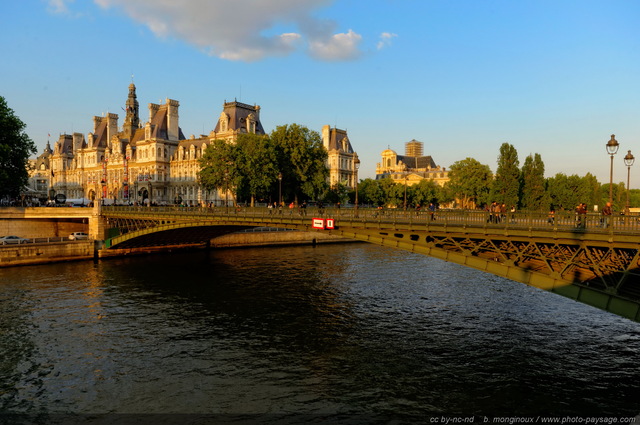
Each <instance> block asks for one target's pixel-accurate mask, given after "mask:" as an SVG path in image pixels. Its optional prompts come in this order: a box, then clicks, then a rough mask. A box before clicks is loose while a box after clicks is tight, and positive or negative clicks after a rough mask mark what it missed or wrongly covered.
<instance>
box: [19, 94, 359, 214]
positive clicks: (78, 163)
mask: <svg viewBox="0 0 640 425" xmlns="http://www.w3.org/2000/svg"><path fill="white" fill-rule="evenodd" d="M179 108H180V104H179V102H178V101H177V100H172V99H166V101H165V102H164V103H163V104H155V103H150V104H149V105H148V114H149V115H148V120H147V121H146V122H144V123H143V122H142V120H141V118H140V113H139V104H138V100H137V94H136V87H135V85H134V84H130V85H129V94H128V97H127V101H126V104H125V108H124V109H125V119H124V123H123V126H122V127H119V124H118V119H119V117H118V115H117V114H113V113H109V114H107V115H106V116H104V117H98V116H95V117H94V118H93V131H91V132H90V133H88V134H87V135H86V137H85V135H84V134H82V133H73V134H71V135H69V134H62V135H60V137H59V139H58V140H57V141H55V142H54V144H53V149H52V148H51V146H50V143H49V141H47V146H46V148H45V150H44V152H43V153H42V154H41V155H40V156H38V157H37V158H36V159H33V160H31V161H30V169H31V171H30V176H31V178H30V190H29V193H30V194H32V196H34V198H35V197H39V198H41V199H42V198H48V199H53V198H54V197H55V196H56V195H59V194H61V195H64V196H65V197H66V198H67V200H70V201H71V202H81V203H83V204H86V203H89V202H91V201H96V200H99V201H100V202H102V203H104V204H107V205H109V204H113V203H116V204H128V203H137V204H139V205H149V204H158V205H164V204H173V203H184V204H187V205H201V204H209V203H213V204H220V203H222V202H225V201H226V200H227V199H231V196H229V194H228V193H227V194H225V193H222V192H223V191H220V190H214V191H207V190H205V189H204V188H202V187H201V186H200V185H199V183H198V171H199V170H200V165H199V162H198V160H199V159H200V158H201V157H202V155H203V154H204V152H205V150H206V149H207V147H208V146H209V145H210V144H211V142H212V141H213V140H215V139H222V140H226V141H228V142H230V143H233V142H234V141H235V140H236V139H237V137H238V135H239V134H242V133H253V134H265V131H264V128H263V126H262V123H261V122H260V106H257V105H253V106H252V105H248V104H244V103H241V102H237V101H233V102H224V104H223V110H222V112H221V113H220V115H219V116H218V119H217V122H216V125H215V127H214V129H213V130H212V131H211V132H210V133H209V134H208V135H200V136H199V137H195V136H191V137H189V138H186V137H185V136H184V134H183V132H182V129H181V128H180V124H179V118H180V115H179ZM323 142H324V145H325V147H326V148H327V150H328V152H329V163H328V165H329V168H330V170H331V171H330V174H331V176H332V177H331V178H332V179H334V181H344V182H347V184H348V186H349V187H353V185H354V184H355V178H356V177H355V176H356V173H355V169H354V167H355V165H354V158H357V155H356V154H355V152H354V151H353V148H352V147H351V143H350V142H349V139H348V137H347V135H346V131H343V130H337V129H330V128H329V126H325V128H323Z"/></svg>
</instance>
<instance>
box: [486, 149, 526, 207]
mask: <svg viewBox="0 0 640 425" xmlns="http://www.w3.org/2000/svg"><path fill="white" fill-rule="evenodd" d="M519 192H520V165H519V161H518V152H517V151H516V148H514V147H513V146H512V145H510V144H509V143H503V144H502V146H500V155H499V156H498V169H497V170H496V178H495V179H494V181H493V184H492V185H491V197H492V200H495V201H497V202H498V203H501V204H507V205H518V194H519Z"/></svg>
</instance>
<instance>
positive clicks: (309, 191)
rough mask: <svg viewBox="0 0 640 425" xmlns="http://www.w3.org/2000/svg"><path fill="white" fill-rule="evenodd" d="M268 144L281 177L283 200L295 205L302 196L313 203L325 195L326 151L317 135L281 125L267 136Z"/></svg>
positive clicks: (299, 126) (309, 131)
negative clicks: (271, 146) (274, 153)
mask: <svg viewBox="0 0 640 425" xmlns="http://www.w3.org/2000/svg"><path fill="white" fill-rule="evenodd" d="M271 141H272V143H273V144H274V146H275V148H276V152H277V160H278V170H279V172H280V173H282V185H283V186H282V190H283V198H284V199H293V200H295V202H296V203H298V199H299V198H300V197H302V196H307V197H311V198H316V199H317V198H318V196H319V195H320V194H323V193H325V191H326V189H327V177H328V176H329V170H328V169H327V166H326V161H327V151H326V150H325V148H324V146H323V144H322V138H321V137H320V134H319V133H318V132H316V131H312V130H309V129H308V128H307V127H304V126H301V125H298V124H291V125H281V126H278V127H276V129H275V130H273V131H272V132H271Z"/></svg>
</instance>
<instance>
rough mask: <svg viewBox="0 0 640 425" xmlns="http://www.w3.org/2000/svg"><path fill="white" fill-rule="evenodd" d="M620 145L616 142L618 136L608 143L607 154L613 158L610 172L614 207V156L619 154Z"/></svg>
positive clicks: (611, 196)
mask: <svg viewBox="0 0 640 425" xmlns="http://www.w3.org/2000/svg"><path fill="white" fill-rule="evenodd" d="M619 147H620V144H619V143H618V141H617V140H616V135H615V134H612V135H611V140H609V141H608V142H607V153H608V154H609V155H610V156H611V169H610V171H609V202H611V205H613V156H614V155H615V154H616V153H617V152H618V148H619Z"/></svg>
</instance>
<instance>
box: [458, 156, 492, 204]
mask: <svg viewBox="0 0 640 425" xmlns="http://www.w3.org/2000/svg"><path fill="white" fill-rule="evenodd" d="M492 178H493V175H492V174H491V169H490V168H489V166H488V165H484V164H481V163H480V162H478V161H477V160H475V159H473V158H466V159H463V160H461V161H456V162H455V163H454V164H453V165H452V166H451V167H449V181H448V182H447V183H446V189H447V190H449V191H450V192H451V193H452V194H453V196H454V197H455V198H456V199H459V200H460V202H461V203H462V208H475V207H476V206H477V205H481V204H484V203H486V202H487V201H488V195H489V186H490V184H491V181H492Z"/></svg>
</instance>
